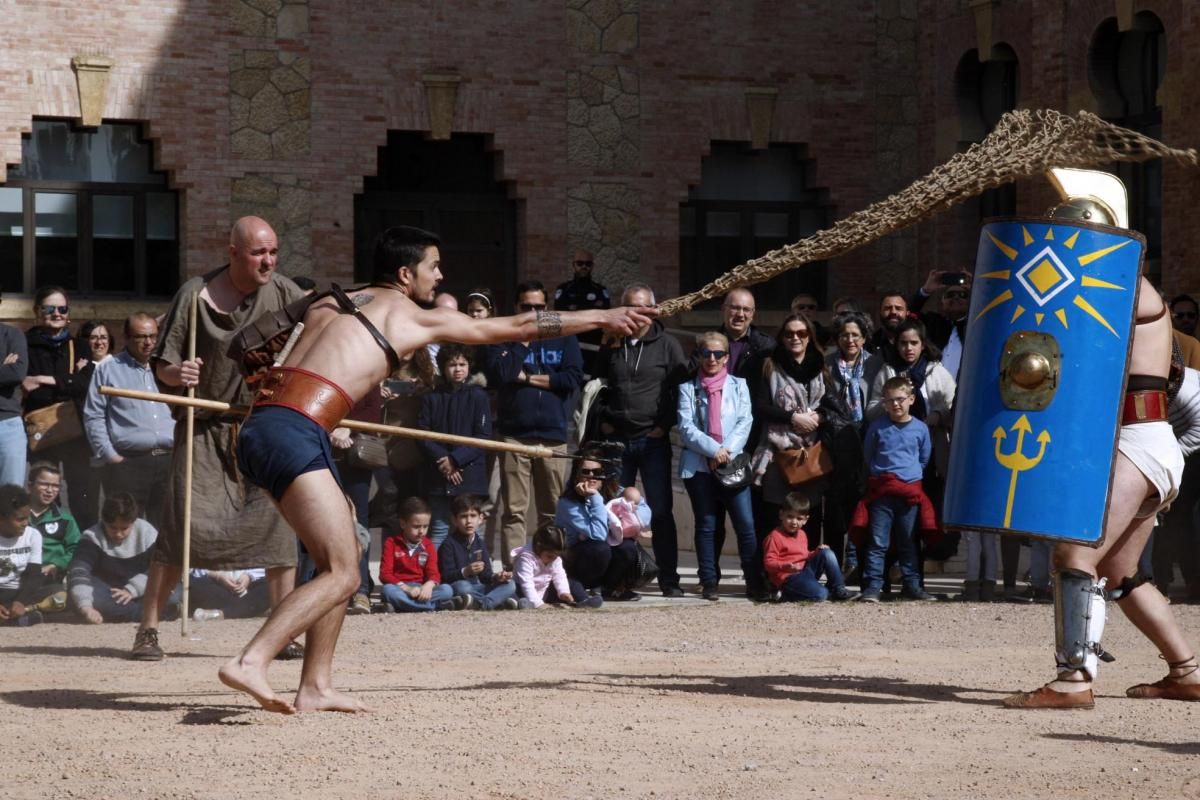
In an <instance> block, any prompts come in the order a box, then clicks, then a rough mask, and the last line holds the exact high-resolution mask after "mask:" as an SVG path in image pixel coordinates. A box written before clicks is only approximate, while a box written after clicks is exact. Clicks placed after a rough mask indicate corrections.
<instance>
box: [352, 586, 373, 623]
mask: <svg viewBox="0 0 1200 800" xmlns="http://www.w3.org/2000/svg"><path fill="white" fill-rule="evenodd" d="M346 613H347V614H349V615H350V616H352V617H353V616H358V615H360V614H370V613H371V599H370V598H369V597H367V596H366V595H365V594H363V593H362V592H359V593H358V594H356V595H354V597H353V599H351V600H350V607H349V608H347V609H346Z"/></svg>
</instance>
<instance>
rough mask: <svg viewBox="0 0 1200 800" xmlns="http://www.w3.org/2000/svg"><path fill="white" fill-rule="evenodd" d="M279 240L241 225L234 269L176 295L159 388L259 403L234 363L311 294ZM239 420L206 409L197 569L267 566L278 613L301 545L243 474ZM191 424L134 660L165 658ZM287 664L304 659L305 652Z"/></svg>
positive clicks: (199, 456) (201, 426)
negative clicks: (277, 316) (162, 630)
mask: <svg viewBox="0 0 1200 800" xmlns="http://www.w3.org/2000/svg"><path fill="white" fill-rule="evenodd" d="M278 256H279V240H278V238H277V237H276V235H275V231H274V230H273V229H272V228H271V226H270V225H269V224H268V223H267V222H266V221H265V220H263V219H260V218H258V217H242V218H241V219H239V220H238V221H237V222H236V223H235V224H234V226H233V230H232V231H231V232H230V235H229V263H228V264H226V265H225V266H223V267H221V268H219V269H216V270H213V271H212V272H209V273H208V274H206V275H203V276H200V277H196V278H192V279H191V280H189V281H188V282H187V283H185V284H184V285H183V286H182V287H180V289H179V292H178V293H177V294H176V295H175V299H174V301H173V302H172V303H171V309H170V310H169V311H168V312H167V316H166V319H165V320H164V321H163V324H162V327H161V330H160V334H159V339H158V344H157V346H156V347H155V349H154V354H153V355H152V356H151V360H150V364H151V366H152V367H153V368H154V374H155V377H156V378H157V379H158V384H159V387H160V388H161V390H162V391H164V392H172V393H177V394H181V393H183V392H184V391H186V389H187V387H189V386H195V387H196V397H199V398H204V399H206V400H220V401H223V402H226V403H232V404H234V405H242V406H246V405H250V402H251V400H252V399H253V393H252V392H251V391H250V390H249V389H248V388H247V387H246V384H245V381H243V380H242V373H241V371H240V368H239V366H238V364H236V363H235V362H234V361H233V360H232V359H230V358H228V357H227V356H226V355H225V352H226V350H227V349H228V347H229V342H230V340H231V339H232V338H233V336H234V335H235V334H236V333H237V332H238V331H239V330H241V328H242V327H243V326H244V325H246V324H248V323H249V322H252V321H253V320H255V319H257V318H259V317H260V316H262V315H263V314H266V313H268V312H271V311H276V310H278V309H281V308H283V307H284V306H285V305H287V304H288V303H290V302H292V301H293V300H297V299H299V298H301V297H302V296H303V295H304V291H303V290H302V289H301V288H300V287H298V286H297V285H296V284H295V283H293V282H292V281H291V279H289V278H286V277H284V276H283V275H280V274H278V273H277V272H276V271H275V267H276V262H277V259H278ZM197 293H199V296H200V302H199V308H198V311H197V316H196V357H195V359H188V331H189V316H190V312H191V306H192V298H193V297H194V296H195V295H196V294H197ZM239 421H240V419H239V418H238V417H233V416H222V415H220V414H217V413H213V412H208V411H197V412H196V421H195V435H194V437H193V443H192V448H193V459H194V466H193V473H192V474H193V477H192V533H191V551H192V554H191V566H192V567H194V568H199V569H208V570H220V571H227V570H235V569H250V568H254V567H265V568H266V569H267V581H268V589H269V593H270V595H271V603H272V605H273V606H274V605H278V603H279V602H280V601H281V600H282V599H283V597H284V595H286V594H287V593H288V592H289V591H290V590H291V587H292V586H293V585H294V584H295V580H296V541H295V538H294V537H293V535H292V531H291V529H290V528H289V527H288V525H287V523H286V522H284V520H283V517H281V516H280V514H279V511H278V510H277V509H276V508H275V506H274V504H273V503H272V502H271V497H270V495H268V494H267V493H266V492H264V491H263V490H262V489H260V488H258V487H257V486H255V485H253V484H251V483H250V482H249V481H247V480H246V479H245V477H244V476H243V475H241V473H240V472H239V470H238V469H237V456H236V454H235V450H234V446H233V445H234V440H235V439H236V437H237V429H236V426H237V423H238V422H239ZM185 435H186V434H185V427H184V416H183V413H182V412H179V413H177V414H176V424H175V448H174V455H173V458H172V461H171V476H170V488H169V490H168V491H167V493H166V498H165V504H164V506H165V507H164V509H163V524H162V529H161V530H160V531H159V535H158V541H157V543H156V545H155V550H154V560H153V563H152V564H151V568H150V580H149V583H148V585H147V586H146V598H147V601H146V602H145V603H144V604H143V613H142V622H141V626H140V627H139V628H138V632H137V636H136V638H135V639H134V645H133V651H132V653H131V657H132V658H133V659H134V660H137V661H159V660H161V659H162V658H163V651H162V648H161V647H160V646H159V643H158V631H157V628H158V621H159V614H160V613H161V611H162V606H163V604H165V603H166V601H167V598H168V596H169V595H170V593H171V589H172V588H173V587H174V586H175V584H176V583H178V582H179V579H180V577H181V576H182V574H183V498H184V493H185V485H184V447H183V441H184V437H185ZM284 650H285V651H286V652H285V654H284V655H285V657H299V656H300V655H302V654H303V650H302V649H300V647H299V645H298V644H295V643H292V644H288V646H287V647H286V648H284Z"/></svg>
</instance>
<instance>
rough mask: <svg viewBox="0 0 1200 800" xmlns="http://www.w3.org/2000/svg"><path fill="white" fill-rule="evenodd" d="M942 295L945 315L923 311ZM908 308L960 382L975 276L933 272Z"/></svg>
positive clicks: (930, 271) (942, 271)
mask: <svg viewBox="0 0 1200 800" xmlns="http://www.w3.org/2000/svg"><path fill="white" fill-rule="evenodd" d="M939 290H940V291H941V293H942V297H941V311H940V312H937V311H924V312H923V311H922V310H921V309H923V308H924V307H925V303H926V301H928V300H929V298H930V297H932V296H933V293H934V292H937V291H939ZM908 308H909V310H910V311H912V312H913V313H915V314H916V315H917V316H918V317H919V318H920V320H921V322H922V323H924V324H925V330H926V332H927V333H928V334H929V341H930V342H932V343H933V344H935V345H937V348H938V350H940V351H941V353H942V366H943V367H945V368H946V371H947V372H949V373H950V377H952V378H954V379H955V380H956V381H957V380H958V365H959V362H960V361H961V360H962V351H963V342H964V341H965V337H966V333H967V312H968V311H969V310H970V308H971V273H970V271H969V270H963V271H952V270H941V269H931V270H929V276H928V277H926V278H925V283H924V284H922V286H921V287H920V288H919V289H917V290H916V291H915V292H913V294H912V296H911V297H909V298H908Z"/></svg>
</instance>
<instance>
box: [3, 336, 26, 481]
mask: <svg viewBox="0 0 1200 800" xmlns="http://www.w3.org/2000/svg"><path fill="white" fill-rule="evenodd" d="M28 370H29V353H28V349H27V348H26V345H25V334H23V333H21V331H19V330H17V329H16V328H14V327H12V326H11V325H0V486H4V485H8V484H11V485H16V486H20V485H22V484H23V483H25V455H26V454H25V444H26V439H25V425H24V423H23V422H22V420H21V391H20V390H21V381H23V380H25V375H26V374H27V372H28Z"/></svg>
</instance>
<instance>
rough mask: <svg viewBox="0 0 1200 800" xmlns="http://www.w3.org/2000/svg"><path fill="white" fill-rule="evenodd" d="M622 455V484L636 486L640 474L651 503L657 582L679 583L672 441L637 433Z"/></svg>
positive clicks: (666, 584)
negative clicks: (672, 472)
mask: <svg viewBox="0 0 1200 800" xmlns="http://www.w3.org/2000/svg"><path fill="white" fill-rule="evenodd" d="M623 441H624V444H625V452H624V453H623V454H622V456H621V485H622V486H633V484H634V481H636V480H637V476H638V473H639V472H640V473H641V475H642V488H643V490H644V491H645V492H646V502H647V503H649V504H650V512H651V514H652V516H651V518H650V532H651V536H652V537H653V538H652V540H651V541H652V544H653V549H654V560H655V561H657V562H658V585H659V586H660V587H661V588H663V589H668V588H672V587H678V586H679V534H678V532H677V531H676V529H675V515H674V511H673V509H674V492H673V491H672V490H671V440H670V438H669V437H667V436H661V437H659V438H657V439H652V438H650V437H648V436H638V437H635V438H632V439H624V440H623Z"/></svg>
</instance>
